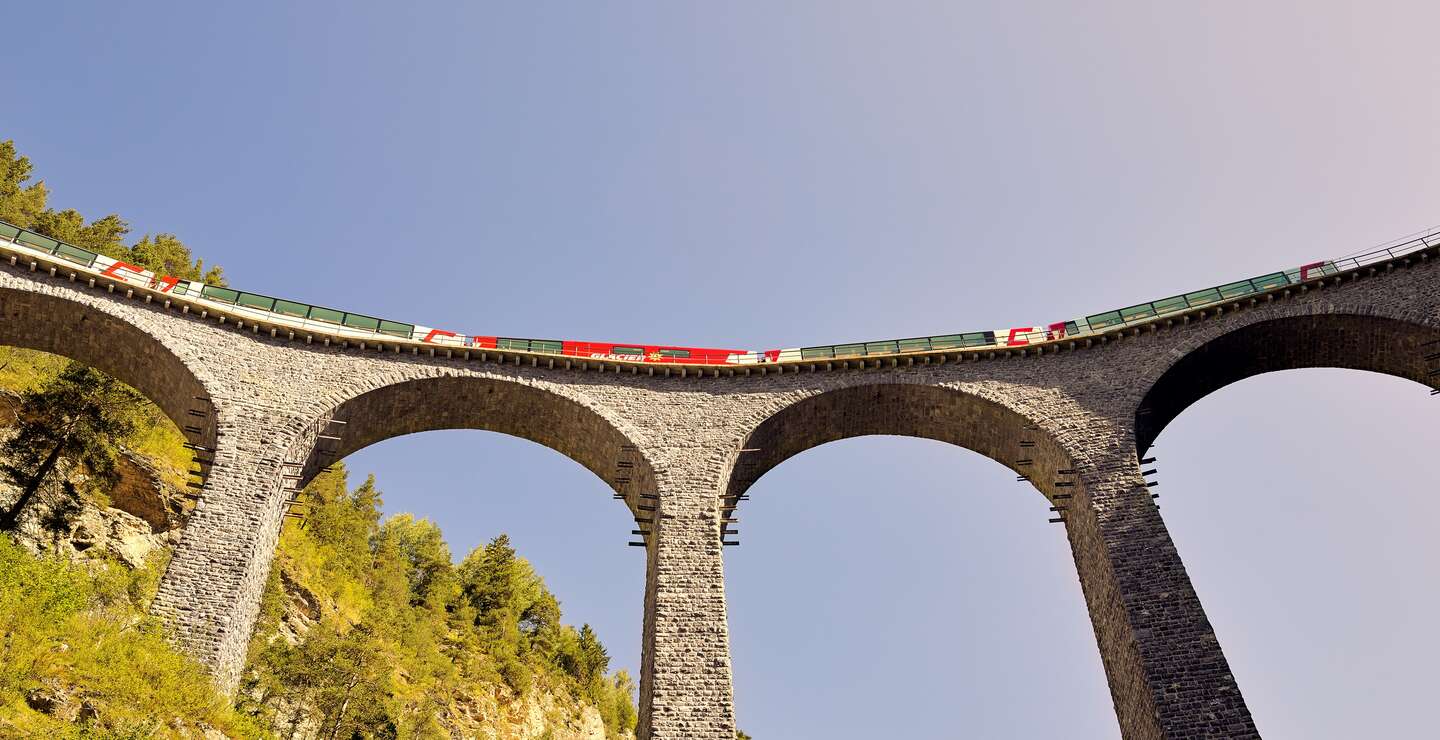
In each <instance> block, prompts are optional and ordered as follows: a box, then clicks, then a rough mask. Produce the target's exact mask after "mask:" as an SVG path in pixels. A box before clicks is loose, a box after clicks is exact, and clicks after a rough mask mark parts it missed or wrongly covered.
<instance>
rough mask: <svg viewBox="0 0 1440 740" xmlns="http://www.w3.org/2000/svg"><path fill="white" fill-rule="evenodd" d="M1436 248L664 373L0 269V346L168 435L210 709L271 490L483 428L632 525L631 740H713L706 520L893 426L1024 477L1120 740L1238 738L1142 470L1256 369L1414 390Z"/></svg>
mask: <svg viewBox="0 0 1440 740" xmlns="http://www.w3.org/2000/svg"><path fill="white" fill-rule="evenodd" d="M1435 257H1436V254H1435V253H1434V252H1426V253H1420V254H1412V255H1410V256H1408V257H1407V258H1403V259H1401V260H1397V261H1395V262H1392V263H1387V264H1381V265H1378V266H1375V267H1367V268H1363V269H1361V270H1358V271H1354V272H1351V273H1346V274H1343V275H1341V276H1338V277H1328V278H1323V279H1321V280H1317V281H1312V282H1310V283H1308V284H1306V285H1304V286H1299V287H1290V288H1286V289H1283V290H1278V291H1275V292H1272V293H1269V294H1265V295H1262V296H1258V297H1256V298H1253V299H1251V298H1246V299H1241V300H1239V301H1236V302H1234V303H1228V304H1224V305H1221V306H1212V307H1209V308H1206V309H1204V310H1194V311H1191V312H1190V313H1187V314H1184V315H1182V316H1176V317H1169V318H1164V319H1159V320H1153V321H1151V322H1149V323H1145V324H1140V325H1133V326H1128V327H1123V328H1118V329H1116V330H1114V331H1111V332H1110V333H1108V334H1105V335H1102V336H1099V337H1092V338H1089V339H1079V340H1062V341H1059V342H1051V343H1047V344H1044V345H1034V346H1027V347H1016V348H1010V349H998V350H997V349H984V350H978V351H977V350H966V351H961V352H944V353H930V354H923V355H905V356H899V357H889V358H865V359H851V360H849V361H845V360H833V361H818V362H802V363H796V364H788V365H768V366H753V367H748V368H722V369H716V368H703V369H702V368H687V369H685V370H684V371H683V373H682V372H681V371H680V370H679V369H678V368H670V369H669V370H668V371H661V372H656V369H655V368H654V366H644V365H629V364H623V363H615V362H613V361H599V360H594V361H579V360H565V359H563V358H562V359H560V360H558V361H557V360H556V359H554V358H546V357H537V356H530V355H520V354H515V353H498V354H497V353H495V352H493V351H492V352H490V353H488V354H484V353H479V352H474V353H468V354H467V353H464V352H462V351H455V350H450V351H446V350H440V351H438V352H436V351H434V350H433V348H431V347H424V346H419V345H412V344H409V343H401V342H394V341H392V340H384V341H382V342H380V343H378V344H373V343H368V342H367V343H360V342H355V341H353V340H351V341H348V342H342V341H341V340H339V339H338V338H331V339H326V338H324V337H322V336H299V335H295V334H292V333H291V332H289V331H287V330H285V328H284V327H280V328H279V329H278V330H276V328H275V327H269V326H264V325H255V324H250V323H246V322H244V321H240V322H237V321H236V320H235V317H233V316H232V317H223V316H217V315H215V314H211V313H208V312H206V313H204V315H202V313H201V312H199V311H186V310H184V309H182V307H181V306H179V305H178V304H177V305H171V304H170V303H168V302H167V301H165V300H164V297H163V296H159V295H156V294H151V293H149V292H148V291H135V290H129V289H127V288H126V287H125V286H123V285H122V286H120V287H119V288H118V289H116V287H115V286H114V285H111V284H108V283H100V282H97V283H96V284H94V285H90V284H88V282H87V281H76V280H71V279H67V278H68V276H67V275H66V274H64V272H63V271H61V272H58V273H57V274H54V275H52V274H49V272H48V271H46V270H38V271H36V270H29V269H26V267H27V266H26V265H24V264H21V265H20V266H3V265H0V342H3V343H5V344H9V345H15V346H20V347H27V348H32V349H38V350H44V351H46V352H52V353H55V354H59V355H64V356H68V357H71V358H74V359H76V360H78V361H81V362H84V363H87V364H89V365H92V366H94V367H96V368H99V369H101V370H104V371H106V372H108V373H111V374H112V375H115V376H116V377H118V378H120V379H121V380H124V381H125V382H127V383H129V384H130V385H132V386H134V387H135V388H137V389H139V390H140V391H141V392H143V393H145V394H146V395H148V396H149V397H150V398H151V399H152V400H154V401H155V402H156V403H157V404H158V405H159V406H160V407H161V408H162V409H163V410H164V411H165V412H166V413H167V414H168V415H169V416H170V417H171V418H172V419H173V420H174V421H175V423H176V425H177V426H178V427H180V428H181V429H182V430H184V431H185V434H186V436H187V437H188V438H189V440H190V442H191V443H192V444H193V445H194V447H195V448H196V457H197V461H198V462H199V463H200V466H201V469H203V470H204V471H206V479H205V486H204V488H203V489H202V492H201V498H200V500H199V503H198V505H197V509H196V512H195V514H194V516H193V517H192V519H191V521H190V523H189V524H188V526H187V528H186V531H185V533H184V537H183V540H182V543H181V545H180V547H179V548H178V550H177V552H176V554H175V557H174V559H173V560H172V562H171V564H170V567H169V569H168V571H167V572H166V574H165V577H164V579H163V581H162V584H161V588H160V593H159V595H158V597H157V598H156V601H155V606H154V610H155V612H156V613H157V614H159V615H161V616H162V617H164V618H165V619H167V620H169V621H170V623H171V624H172V625H173V626H174V630H175V635H176V639H177V640H178V642H179V644H180V645H181V646H183V647H184V649H185V650H187V651H189V652H190V653H191V654H193V655H195V656H196V657H197V658H198V659H199V660H201V661H203V662H204V663H205V664H206V665H207V666H208V667H209V668H210V669H211V671H212V672H213V674H214V676H215V680H216V681H217V682H218V684H219V685H220V686H221V687H223V688H225V689H227V690H233V689H234V687H235V686H236V685H237V683H238V681H239V677H240V671H241V669H242V667H243V661H244V657H245V649H246V643H247V641H248V640H249V638H250V634H251V630H252V628H253V626H254V623H255V618H256V613H257V610H258V607H259V598H260V593H261V589H262V587H263V585H264V583H265V579H266V575H267V573H268V571H269V568H270V564H271V559H272V557H273V554H274V549H275V544H276V541H277V538H278V533H279V530H280V523H281V521H282V515H283V513H284V506H285V498H286V489H293V488H297V487H299V486H300V485H301V484H303V483H304V482H305V481H307V480H308V479H309V478H311V477H313V476H314V475H315V474H316V473H317V472H318V471H320V470H321V469H323V468H324V467H325V466H326V465H329V464H330V463H332V462H334V461H335V460H338V459H340V458H342V457H344V456H345V455H347V454H349V453H351V452H353V451H355V450H358V449H360V448H363V447H365V446H367V445H371V444H374V443H376V442H380V441H383V440H385V439H388V438H390V437H394V436H398V435H401V434H409V433H412V432H417V431H424V430H433V429H452V428H465V429H485V430H490V431H496V432H503V433H507V434H512V435H515V436H518V437H523V438H525V439H529V440H533V441H535V442H538V443H540V444H543V445H546V446H549V447H551V448H553V449H555V450H557V451H559V452H561V453H562V454H564V455H567V456H569V457H571V458H572V459H574V460H576V461H577V462H579V463H580V464H582V465H584V466H585V467H586V468H588V469H590V470H591V471H593V472H594V473H595V474H596V475H598V476H600V477H601V478H603V479H604V480H606V481H607V483H608V484H609V485H610V486H611V487H612V488H613V489H614V490H615V492H616V493H617V494H618V498H619V500H620V504H621V505H624V506H627V507H628V508H629V509H630V511H631V513H632V514H633V515H634V517H635V520H636V525H635V528H636V529H640V530H643V531H645V532H646V534H645V535H644V540H645V542H646V548H645V552H646V557H645V568H646V578H645V593H644V594H643V598H644V605H645V609H644V623H643V625H642V626H641V627H642V630H643V643H642V644H643V655H642V656H641V665H642V670H641V688H640V704H641V726H640V737H642V738H650V739H652V740H661V739H664V740H682V739H687V740H733V738H734V736H735V718H734V706H733V697H732V690H731V668H730V656H729V644H728V643H729V637H728V633H727V627H726V614H725V576H724V565H723V558H722V551H723V547H722V545H721V542H722V536H723V535H722V532H723V530H724V528H725V522H724V520H725V519H726V518H727V517H730V516H733V513H734V511H735V510H736V509H737V508H739V507H743V506H744V504H743V503H742V502H743V500H744V493H745V491H746V489H747V488H748V487H749V486H750V485H751V484H752V483H753V482H754V481H755V480H756V479H758V478H759V477H760V476H763V475H764V474H765V472H766V471H768V470H769V469H770V468H772V467H774V466H776V465H778V464H779V463H781V462H783V461H784V460H785V459H787V458H789V457H791V456H793V455H796V454H798V453H801V452H804V451H805V450H807V449H809V448H811V447H814V446H816V445H820V444H824V443H826V442H831V441H834V440H839V439H844V438H848V437H855V436H861V435H868V434H893V435H910V436H917V437H927V438H931V439H937V440H943V441H946V442H950V443H952V444H956V445H960V446H962V447H966V448H968V449H971V450H975V451H977V452H980V453H981V454H984V455H986V456H988V457H990V458H991V459H993V460H995V461H996V462H998V463H1000V464H1001V465H1004V466H1006V467H1008V468H1010V469H1012V470H1014V471H1015V472H1016V474H1017V475H1022V476H1025V477H1027V478H1028V479H1029V480H1030V481H1031V482H1032V483H1033V484H1034V487H1035V488H1036V489H1037V491H1038V492H1039V494H1040V496H1039V497H1037V499H1036V503H1037V515H1041V514H1043V513H1044V507H1049V506H1054V507H1055V508H1056V509H1057V510H1058V516H1060V517H1062V518H1063V519H1064V525H1065V530H1066V534H1067V536H1068V538H1069V541H1070V544H1071V548H1072V552H1073V553H1074V558H1075V565H1076V573H1077V576H1078V581H1079V584H1080V588H1081V589H1082V591H1083V593H1084V596H1085V600H1086V603H1087V605H1088V608H1089V611H1090V615H1091V619H1092V622H1093V625H1094V629H1095V637H1096V643H1097V645H1098V648H1099V651H1100V655H1101V658H1102V662H1103V664H1104V666H1105V671H1106V674H1107V678H1108V680H1109V684H1110V688H1111V695H1112V698H1113V700H1114V705H1115V711H1116V714H1117V716H1118V718H1119V723H1120V727H1121V731H1122V734H1123V736H1124V737H1126V738H1242V737H1258V732H1257V730H1256V727H1255V724H1254V722H1253V720H1252V719H1251V716H1250V712H1249V710H1248V709H1247V708H1246V705H1245V700H1244V698H1243V697H1242V695H1241V693H1240V689H1239V687H1238V685H1237V682H1236V680H1235V677H1234V676H1232V675H1231V673H1230V669H1229V666H1228V664H1227V663H1226V660H1225V655H1224V653H1223V652H1222V651H1221V648H1220V645H1219V642H1218V641H1217V640H1216V637H1215V633H1214V630H1213V629H1212V628H1211V626H1210V623H1209V621H1208V620H1207V619H1206V616H1205V611H1204V609H1203V608H1202V607H1201V604H1200V600H1199V597H1198V596H1197V595H1196V593H1195V590H1194V588H1193V587H1192V586H1191V584H1190V580H1189V578H1188V576H1187V575H1186V572H1185V567H1184V565H1183V564H1182V563H1181V560H1180V556H1179V553H1178V552H1177V551H1176V548H1175V545H1174V543H1173V542H1172V541H1171V539H1170V536H1169V534H1168V532H1167V531H1166V528H1165V523H1164V521H1163V520H1162V519H1161V517H1160V513H1159V511H1158V509H1157V508H1156V507H1155V505H1154V503H1153V501H1152V499H1151V496H1150V494H1149V492H1148V489H1147V488H1146V486H1145V479H1144V477H1143V476H1142V474H1141V466H1140V464H1139V458H1140V457H1141V456H1143V453H1144V451H1145V449H1146V448H1147V447H1148V446H1149V445H1150V443H1151V442H1152V441H1153V440H1154V439H1155V437H1156V436H1157V435H1158V434H1159V433H1160V432H1161V430H1163V429H1164V427H1165V425H1166V424H1167V423H1169V421H1170V420H1171V419H1173V418H1175V417H1176V416H1177V415H1178V414H1179V413H1180V412H1181V411H1183V410H1184V409H1185V408H1186V407H1188V406H1189V405H1190V404H1192V403H1194V402H1195V401H1197V400H1199V399H1200V398H1202V397H1203V396H1205V395H1206V394H1208V393H1210V392H1212V391H1214V390H1216V389H1218V388H1221V387H1224V386H1225V385H1228V384H1230V383H1233V382H1235V381H1237V380H1241V379H1244V378H1246V377H1249V376H1251V375H1255V374H1258V373H1263V372H1271V371H1277V370H1285V369H1291V368H1302V367H1317V366H1323V367H1345V368H1359V369H1365V370H1371V371H1375V372H1382V373H1389V374H1392V375H1397V376H1400V377H1404V378H1410V379H1412V380H1415V381H1417V382H1419V383H1422V384H1426V385H1430V384H1431V383H1430V378H1429V373H1430V371H1431V369H1432V368H1435V367H1437V364H1436V363H1435V362H1431V361H1427V360H1426V359H1425V357H1426V356H1427V355H1433V354H1435V353H1436V352H1437V351H1440V350H1437V349H1436V347H1437V346H1440V345H1435V346H1427V344H1426V343H1429V342H1435V341H1437V340H1440V264H1437V259H1435ZM1136 298H1137V299H1138V298H1142V296H1137V297H1136ZM623 536H624V533H623V532H617V533H616V541H617V543H618V542H619V541H621V538H622V537H623Z"/></svg>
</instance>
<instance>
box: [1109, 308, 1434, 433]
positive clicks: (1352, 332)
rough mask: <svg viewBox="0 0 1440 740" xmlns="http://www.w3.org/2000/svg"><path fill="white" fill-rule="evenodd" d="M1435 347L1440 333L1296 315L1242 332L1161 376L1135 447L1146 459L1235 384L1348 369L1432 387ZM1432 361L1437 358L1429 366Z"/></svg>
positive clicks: (1146, 402) (1138, 424) (1388, 322)
mask: <svg viewBox="0 0 1440 740" xmlns="http://www.w3.org/2000/svg"><path fill="white" fill-rule="evenodd" d="M1437 340H1440V330H1436V329H1433V328H1430V327H1427V326H1423V325H1420V324H1416V323H1411V322H1407V321H1400V320H1397V319H1391V318H1385V317H1381V316H1362V315H1357V314H1314V315H1307V316H1293V317H1287V318H1281V319H1271V320H1268V321H1261V322H1257V323H1254V324H1249V325H1247V326H1243V327H1240V328H1238V329H1236V330H1234V331H1231V332H1228V333H1226V334H1223V335H1221V336H1219V337H1217V338H1215V339H1213V340H1211V341H1209V342H1206V343H1205V344H1203V345H1201V346H1199V347H1197V348H1195V349H1193V350H1191V351H1190V352H1188V353H1186V354H1185V356H1183V357H1181V358H1180V359H1179V360H1178V361H1176V362H1175V363H1174V364H1172V365H1171V366H1170V367H1168V368H1167V369H1166V370H1165V371H1164V372H1163V373H1162V374H1161V375H1160V377H1159V378H1158V379H1157V380H1156V381H1155V382H1154V384H1153V385H1152V386H1151V387H1150V389H1149V390H1148V391H1147V392H1146V394H1145V397H1144V399H1143V400H1142V401H1141V402H1140V405H1139V407H1138V408H1137V409H1136V413H1135V444H1136V448H1137V450H1138V452H1139V453H1140V456H1141V457H1144V456H1145V455H1146V452H1147V450H1149V448H1150V445H1151V444H1152V443H1153V442H1154V441H1155V439H1156V438H1157V437H1159V436H1160V433H1161V432H1163V431H1164V429H1165V427H1166V426H1167V425H1168V424H1169V423H1170V422H1171V421H1172V420H1174V419H1175V417H1177V416H1179V415H1180V414H1181V412H1183V411H1184V410H1185V409H1186V408H1189V407H1190V406H1191V405H1192V404H1194V403H1195V402H1197V401H1199V400H1200V399H1202V398H1204V397H1205V396H1206V395H1208V394H1210V393H1213V392H1215V391H1217V390H1219V389H1221V388H1224V387H1225V386H1227V385H1230V384H1231V383H1235V382H1238V381H1241V380H1244V379H1246V378H1249V377H1252V376H1255V375H1261V374H1264V373H1271V372H1276V371H1279V370H1295V369H1301V368H1316V367H1328V368H1347V369H1354V370H1370V371H1373V372H1377V373H1384V374H1387V375H1394V376H1396V377H1400V378H1406V379H1409V380H1414V381H1416V382H1418V383H1424V384H1427V385H1431V384H1432V383H1433V379H1432V378H1431V377H1430V373H1431V372H1432V371H1435V370H1437V369H1440V354H1437V353H1440V342H1437ZM1432 342H1435V343H1433V344H1431V343H1432ZM1432 356H1433V357H1434V358H1435V359H1429V358H1431V357H1432ZM1437 377H1440V376H1437Z"/></svg>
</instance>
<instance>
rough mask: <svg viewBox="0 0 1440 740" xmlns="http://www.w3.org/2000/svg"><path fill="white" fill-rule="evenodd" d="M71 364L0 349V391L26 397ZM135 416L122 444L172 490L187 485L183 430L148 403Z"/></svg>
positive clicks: (24, 351) (48, 356) (31, 352)
mask: <svg viewBox="0 0 1440 740" xmlns="http://www.w3.org/2000/svg"><path fill="white" fill-rule="evenodd" d="M69 364H70V361H69V360H66V359H65V358H63V357H60V356H59V355H52V354H47V353H45V352H37V351H35V350H28V349H20V348H18V347H0V389H5V390H9V391H11V392H13V393H14V394H16V395H17V396H22V397H23V396H24V395H25V394H27V393H28V392H32V391H38V390H40V389H42V388H43V387H45V386H47V385H52V384H54V383H55V382H56V381H57V379H58V378H59V376H60V374H61V373H62V372H64V371H65V369H66V368H67V367H68V366H69ZM135 416H136V418H135V424H134V427H135V428H134V431H133V433H132V434H131V435H130V436H129V437H128V438H127V439H125V440H124V441H123V446H124V447H126V448H129V449H130V450H132V451H134V452H137V453H139V454H140V455H142V456H144V457H146V458H149V460H150V461H151V462H152V463H154V464H155V466H156V468H157V469H158V471H159V472H160V474H161V477H162V478H163V479H164V480H165V482H167V483H169V484H170V485H171V486H172V487H174V488H179V487H181V486H182V485H184V483H185V478H186V475H185V471H186V469H188V468H189V467H190V460H191V455H190V451H189V450H187V449H185V447H184V446H183V445H184V442H185V437H184V435H182V434H181V433H180V429H179V428H178V427H176V426H175V423H174V422H172V421H171V420H170V417H168V416H166V415H165V412H163V411H161V410H160V407H158V406H156V405H155V404H153V403H151V402H149V400H144V401H143V402H142V403H141V404H140V405H139V407H138V408H137V409H136V411H135ZM5 421H7V422H8V421H9V419H6V420H5Z"/></svg>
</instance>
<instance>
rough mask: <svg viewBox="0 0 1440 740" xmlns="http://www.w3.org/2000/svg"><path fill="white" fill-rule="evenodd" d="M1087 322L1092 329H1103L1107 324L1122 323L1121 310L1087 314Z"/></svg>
mask: <svg viewBox="0 0 1440 740" xmlns="http://www.w3.org/2000/svg"><path fill="white" fill-rule="evenodd" d="M1085 323H1087V324H1089V325H1090V328H1091V329H1103V328H1105V327H1107V326H1114V325H1115V324H1118V323H1120V312H1119V311H1106V312H1105V313H1097V314H1095V315H1094V316H1086V317H1085Z"/></svg>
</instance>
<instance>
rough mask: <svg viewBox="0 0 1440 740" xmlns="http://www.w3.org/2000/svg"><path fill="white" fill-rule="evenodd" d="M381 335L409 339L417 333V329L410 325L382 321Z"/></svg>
mask: <svg viewBox="0 0 1440 740" xmlns="http://www.w3.org/2000/svg"><path fill="white" fill-rule="evenodd" d="M380 333H382V334H390V335H392V336H397V337H409V336H410V335H411V334H414V333H415V327H414V326H412V325H410V324H402V323H400V322H398V321H386V320H385V319H381V320H380Z"/></svg>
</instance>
